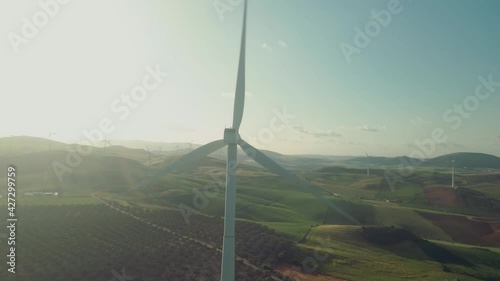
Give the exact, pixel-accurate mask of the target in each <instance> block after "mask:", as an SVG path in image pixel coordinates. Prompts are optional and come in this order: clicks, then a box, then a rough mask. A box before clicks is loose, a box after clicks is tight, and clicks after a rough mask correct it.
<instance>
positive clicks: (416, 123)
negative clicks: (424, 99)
mask: <svg viewBox="0 0 500 281" xmlns="http://www.w3.org/2000/svg"><path fill="white" fill-rule="evenodd" d="M425 123H427V121H425V120H424V118H422V117H420V116H415V117H413V118H411V119H410V124H412V125H414V126H420V125H423V124H425Z"/></svg>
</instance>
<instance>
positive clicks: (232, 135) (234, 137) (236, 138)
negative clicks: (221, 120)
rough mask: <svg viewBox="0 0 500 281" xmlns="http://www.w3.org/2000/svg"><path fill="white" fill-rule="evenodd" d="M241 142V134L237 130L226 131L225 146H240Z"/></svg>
mask: <svg viewBox="0 0 500 281" xmlns="http://www.w3.org/2000/svg"><path fill="white" fill-rule="evenodd" d="M239 142H240V134H238V132H237V131H236V129H228V128H226V129H225V130H224V143H225V144H238V143H239Z"/></svg>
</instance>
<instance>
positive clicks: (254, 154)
mask: <svg viewBox="0 0 500 281" xmlns="http://www.w3.org/2000/svg"><path fill="white" fill-rule="evenodd" d="M239 145H240V147H241V148H242V149H243V151H244V152H245V153H246V154H247V155H248V156H249V157H250V158H252V159H253V160H255V162H257V163H259V164H260V165H261V166H262V167H264V168H266V169H267V170H269V171H270V172H273V173H275V174H277V175H279V176H281V177H283V178H284V179H286V180H288V181H289V182H290V183H293V184H295V185H297V186H299V187H300V188H301V189H302V190H304V191H305V192H308V193H310V194H312V195H313V196H314V197H316V199H318V200H320V201H323V202H324V203H326V204H327V205H328V206H330V207H331V208H333V209H334V210H336V211H337V212H339V213H340V214H341V215H343V216H344V217H346V218H347V219H349V220H350V221H352V222H353V223H355V224H360V223H359V222H358V221H357V220H356V219H355V218H353V217H351V216H350V215H349V214H347V213H345V212H344V211H342V210H340V209H339V208H338V207H337V206H335V204H333V203H332V202H331V201H328V200H327V199H326V198H324V197H323V196H322V195H321V193H320V191H319V190H318V187H316V186H314V185H312V184H310V183H308V182H307V181H305V180H303V179H301V178H299V177H298V176H297V175H295V174H292V173H290V172H288V171H287V170H285V169H284V168H283V167H281V166H280V165H279V164H278V163H276V162H275V161H274V160H272V159H271V158H269V157H268V156H267V155H265V154H264V153H262V152H261V151H260V150H258V149H256V148H255V147H253V146H251V145H250V144H248V143H247V142H246V141H244V140H243V139H241V140H240V143H239Z"/></svg>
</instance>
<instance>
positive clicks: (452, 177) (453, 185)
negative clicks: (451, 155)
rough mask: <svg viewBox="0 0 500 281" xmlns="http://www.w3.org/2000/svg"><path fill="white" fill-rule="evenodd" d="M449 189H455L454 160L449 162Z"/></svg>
mask: <svg viewBox="0 0 500 281" xmlns="http://www.w3.org/2000/svg"><path fill="white" fill-rule="evenodd" d="M451 163H452V164H451V165H452V166H451V187H453V188H455V159H453V160H451Z"/></svg>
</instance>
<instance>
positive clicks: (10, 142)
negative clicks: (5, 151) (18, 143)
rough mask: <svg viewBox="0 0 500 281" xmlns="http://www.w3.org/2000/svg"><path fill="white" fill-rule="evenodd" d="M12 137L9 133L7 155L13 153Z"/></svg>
mask: <svg viewBox="0 0 500 281" xmlns="http://www.w3.org/2000/svg"><path fill="white" fill-rule="evenodd" d="M13 137H14V136H13V135H10V141H9V144H10V145H9V155H12V154H13V153H12V138H13Z"/></svg>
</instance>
